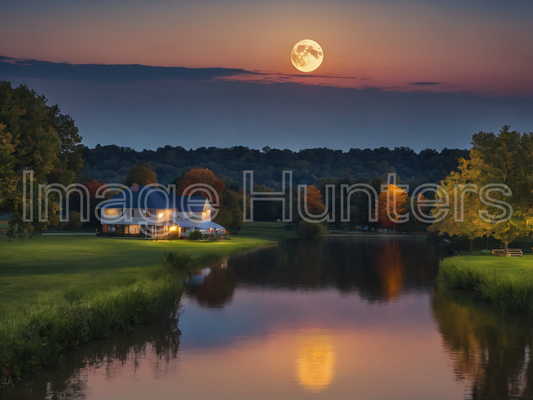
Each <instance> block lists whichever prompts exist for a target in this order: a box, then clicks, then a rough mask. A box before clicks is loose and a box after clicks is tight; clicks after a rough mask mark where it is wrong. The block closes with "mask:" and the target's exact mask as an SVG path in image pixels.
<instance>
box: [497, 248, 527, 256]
mask: <svg viewBox="0 0 533 400" xmlns="http://www.w3.org/2000/svg"><path fill="white" fill-rule="evenodd" d="M504 252H505V251H504V250H503V249H494V250H492V255H493V256H503V253H504ZM523 255H524V252H523V251H522V249H507V257H522V256H523Z"/></svg>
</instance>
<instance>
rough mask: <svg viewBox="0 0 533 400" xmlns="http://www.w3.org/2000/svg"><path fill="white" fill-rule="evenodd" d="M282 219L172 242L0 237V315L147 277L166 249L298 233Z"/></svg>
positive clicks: (227, 246) (216, 250)
mask: <svg viewBox="0 0 533 400" xmlns="http://www.w3.org/2000/svg"><path fill="white" fill-rule="evenodd" d="M284 225H285V224H282V223H251V224H245V226H244V228H243V229H242V230H241V233H240V234H239V235H236V236H230V238H231V240H224V241H221V242H194V241H188V240H178V241H171V242H162V241H149V240H135V239H111V238H99V237H93V236H42V235H35V238H34V239H26V240H24V241H23V242H22V243H21V242H20V241H18V240H16V239H15V240H13V241H12V242H11V243H8V241H7V237H6V236H0V255H1V261H0V315H1V314H4V315H6V314H8V313H9V314H10V313H11V312H20V311H23V310H25V309H27V308H28V307H31V306H33V305H36V304H47V303H50V302H53V301H54V298H55V297H54V296H57V295H58V294H59V295H62V294H63V293H66V292H76V293H82V294H83V293H88V292H93V291H101V290H107V289H111V288H113V287H116V286H123V285H128V284H131V283H133V282H136V281H140V280H143V279H145V278H146V277H147V276H148V274H149V273H150V270H151V269H152V268H153V267H157V266H160V265H161V258H162V257H163V253H164V252H169V251H174V252H187V253H189V254H192V255H193V256H195V257H203V256H209V255H212V256H214V257H224V256H227V255H230V254H234V253H237V252H241V251H246V250H251V249H254V248H257V247H261V246H266V245H269V244H272V243H273V242H274V241H277V240H279V239H282V238H286V237H297V235H298V234H297V232H296V231H286V230H285V229H284Z"/></svg>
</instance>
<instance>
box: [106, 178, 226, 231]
mask: <svg viewBox="0 0 533 400" xmlns="http://www.w3.org/2000/svg"><path fill="white" fill-rule="evenodd" d="M96 208H97V209H98V210H99V217H100V222H101V226H100V228H99V230H98V234H99V235H101V236H130V237H155V238H184V237H186V236H188V235H189V233H190V232H191V231H193V230H200V231H203V232H205V233H214V232H218V233H220V232H222V233H223V232H224V231H225V229H224V227H222V226H220V225H218V224H216V223H214V222H212V221H211V215H212V212H213V211H214V210H215V209H214V208H213V206H211V204H210V203H209V201H208V200H207V199H205V198H203V197H200V196H176V195H175V194H173V193H170V192H168V191H166V190H163V189H161V188H158V187H155V186H138V185H137V184H133V185H132V186H131V187H130V188H128V189H127V190H124V191H122V192H120V193H118V194H117V195H115V196H114V197H113V198H111V199H109V200H106V201H103V202H102V203H100V204H99V205H98V206H97V207H96Z"/></svg>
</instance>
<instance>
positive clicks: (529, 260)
mask: <svg viewBox="0 0 533 400" xmlns="http://www.w3.org/2000/svg"><path fill="white" fill-rule="evenodd" d="M454 258H455V259H457V260H459V261H462V262H464V263H466V264H468V266H469V267H473V268H481V269H485V270H490V271H493V272H496V273H504V274H508V273H511V272H512V273H517V272H520V273H521V272H524V271H526V272H531V274H533V255H531V254H524V255H523V256H522V257H496V256H488V255H487V256H470V255H464V256H456V257H454Z"/></svg>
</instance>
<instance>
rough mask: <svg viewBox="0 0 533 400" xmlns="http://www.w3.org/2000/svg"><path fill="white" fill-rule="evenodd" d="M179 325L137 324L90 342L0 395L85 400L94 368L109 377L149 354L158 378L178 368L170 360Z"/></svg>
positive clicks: (175, 350)
mask: <svg viewBox="0 0 533 400" xmlns="http://www.w3.org/2000/svg"><path fill="white" fill-rule="evenodd" d="M176 325H177V324H176V321H160V322H154V323H150V324H146V325H138V326H136V327H135V328H134V330H133V331H131V332H129V333H128V334H115V335H113V336H112V337H110V338H108V339H106V340H96V341H91V342H89V343H88V344H86V345H84V346H82V347H80V349H78V350H75V351H72V352H70V353H69V354H68V356H67V358H66V360H65V362H64V363H63V365H61V366H60V367H57V368H54V369H45V370H41V371H39V372H38V373H35V374H33V375H31V376H27V377H26V379H25V380H24V381H22V382H21V383H18V384H17V385H16V386H15V387H14V388H9V389H5V388H4V389H0V396H5V398H6V399H13V400H15V399H16V400H18V399H24V400H31V399H44V398H59V399H84V398H86V394H87V379H88V374H89V371H90V370H91V369H103V370H104V371H105V376H106V378H108V379H113V378H114V377H115V376H117V375H119V374H120V373H121V369H122V368H124V367H125V366H126V365H127V366H128V369H130V370H131V367H133V369H134V371H137V369H138V367H139V365H140V360H141V359H142V358H145V357H146V355H147V354H150V361H151V363H150V365H151V369H152V373H153V375H154V376H155V377H156V378H157V376H159V375H160V374H163V373H168V372H169V369H175V368H176V363H172V362H170V361H171V360H173V359H175V358H176V357H177V354H178V349H179V345H180V335H181V332H180V331H179V329H178V328H177V326H176ZM2 398H4V397H2Z"/></svg>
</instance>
